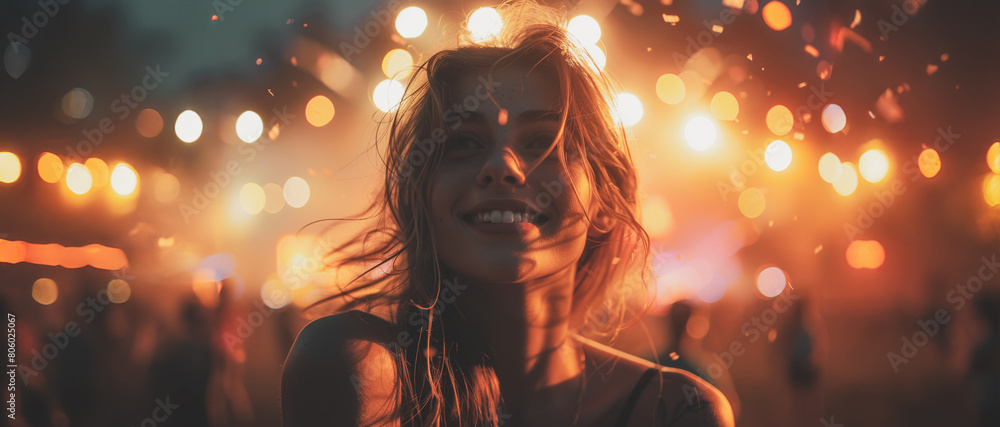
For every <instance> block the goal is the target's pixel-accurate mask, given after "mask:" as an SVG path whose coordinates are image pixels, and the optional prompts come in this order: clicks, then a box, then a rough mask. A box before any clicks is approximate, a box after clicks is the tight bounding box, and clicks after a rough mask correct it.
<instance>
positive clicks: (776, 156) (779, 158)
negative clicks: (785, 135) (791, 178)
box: [764, 139, 792, 172]
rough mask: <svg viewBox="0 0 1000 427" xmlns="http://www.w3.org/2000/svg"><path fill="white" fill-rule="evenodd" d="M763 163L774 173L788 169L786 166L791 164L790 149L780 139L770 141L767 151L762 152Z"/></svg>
mask: <svg viewBox="0 0 1000 427" xmlns="http://www.w3.org/2000/svg"><path fill="white" fill-rule="evenodd" d="M764 163H767V167H769V168H771V169H772V170H774V171H775V172H781V171H783V170H785V169H788V166H789V165H791V164H792V147H789V146H788V143H787V142H785V141H782V140H780V139H776V140H774V141H771V143H770V144H768V146H767V149H766V150H764Z"/></svg>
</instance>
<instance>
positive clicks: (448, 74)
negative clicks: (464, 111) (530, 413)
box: [310, 1, 651, 426]
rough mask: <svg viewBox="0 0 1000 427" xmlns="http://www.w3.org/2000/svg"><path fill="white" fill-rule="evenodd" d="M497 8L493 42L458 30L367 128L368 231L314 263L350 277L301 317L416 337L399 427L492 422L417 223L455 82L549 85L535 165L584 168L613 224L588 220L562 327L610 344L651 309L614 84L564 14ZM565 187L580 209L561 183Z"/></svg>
mask: <svg viewBox="0 0 1000 427" xmlns="http://www.w3.org/2000/svg"><path fill="white" fill-rule="evenodd" d="M497 9H498V11H499V12H500V13H501V16H502V17H503V22H504V27H503V30H502V32H501V33H500V34H499V35H496V36H495V37H491V38H489V39H487V40H478V39H474V38H473V37H471V33H469V32H468V31H466V30H463V31H462V33H461V34H460V36H459V45H458V46H457V47H455V48H453V49H446V50H442V51H439V52H437V53H436V54H434V55H432V56H430V57H429V58H428V59H427V60H426V61H425V62H423V63H422V64H421V65H419V66H416V67H414V70H413V72H412V74H411V76H410V80H409V82H408V84H407V86H406V95H405V96H404V98H403V101H402V102H401V103H400V104H399V107H398V108H397V109H396V110H395V111H394V112H393V113H390V115H389V116H388V119H387V120H386V121H383V122H381V124H380V127H379V132H378V134H379V137H378V138H377V140H378V142H376V144H375V147H376V148H377V147H378V145H379V142H381V141H384V142H385V143H386V144H387V145H386V146H385V148H384V151H382V150H380V151H379V152H380V154H383V159H382V161H383V163H384V166H385V181H384V185H383V186H382V187H381V188H380V191H379V193H377V194H378V196H376V197H374V198H373V200H372V202H371V204H370V205H369V206H368V207H367V208H366V209H365V210H364V211H363V212H361V213H360V214H359V216H358V219H365V220H371V221H372V223H371V226H370V227H368V228H365V229H362V230H361V231H360V232H359V233H358V234H357V235H356V236H354V237H353V238H350V239H347V240H346V241H345V242H343V243H342V244H340V245H338V246H335V247H333V248H332V249H331V250H330V251H329V253H328V255H327V258H326V260H325V262H326V265H327V266H328V268H331V269H337V271H338V272H342V271H350V272H354V278H353V279H352V280H350V282H348V283H346V284H340V285H339V286H340V289H339V290H338V291H337V292H336V293H335V294H333V295H331V296H329V297H327V298H324V299H323V300H320V301H318V302H317V303H315V304H313V305H312V306H310V308H312V307H315V306H317V305H318V304H321V303H325V302H332V301H337V302H338V304H337V305H338V308H337V309H336V311H347V310H354V309H358V310H362V311H367V312H377V313H380V314H382V315H383V317H387V318H388V320H389V321H390V322H391V323H392V324H393V325H394V326H395V327H396V328H397V329H398V331H399V332H400V333H402V332H407V333H408V335H407V336H410V337H414V339H412V340H410V341H409V342H399V343H396V344H397V345H396V346H395V349H396V351H395V352H394V355H395V356H397V357H396V360H397V366H396V372H397V374H398V375H399V379H400V380H399V382H398V383H397V390H396V391H397V392H398V396H399V399H400V400H399V402H400V404H399V405H398V408H397V410H396V411H395V412H394V413H393V414H392V417H394V418H395V419H398V420H400V421H401V423H402V424H403V425H419V426H440V425H474V426H483V425H489V426H496V425H499V424H500V423H501V421H500V415H501V411H502V408H501V405H502V398H501V396H500V391H499V390H500V388H499V382H498V380H497V377H496V373H495V371H494V369H493V366H492V365H491V362H490V357H489V350H488V349H487V348H486V347H485V345H484V344H483V343H481V342H478V339H477V338H476V334H475V333H474V332H475V331H468V330H466V329H465V326H464V325H465V324H466V323H465V322H463V321H462V320H461V317H462V316H461V312H460V311H459V310H458V309H450V308H449V309H447V310H446V309H445V308H446V307H445V303H444V302H442V301H441V298H440V296H441V294H442V290H443V289H444V286H446V283H444V282H446V281H447V280H448V278H445V277H442V276H443V273H442V270H443V268H444V266H443V265H442V264H441V263H440V262H439V259H438V252H437V247H438V245H441V244H446V243H447V242H435V241H434V238H433V233H432V232H431V224H432V221H431V218H430V217H429V215H430V206H429V200H430V194H431V187H430V182H431V178H432V176H433V174H434V171H435V169H436V168H437V167H438V165H439V164H440V162H441V159H442V153H443V151H444V150H441V149H437V145H439V144H437V143H436V142H435V141H437V142H440V141H439V139H440V137H441V131H442V130H444V129H447V128H446V127H445V125H446V123H445V117H444V115H445V113H444V112H445V110H446V109H447V108H448V104H447V102H448V101H450V100H452V99H455V98H454V97H455V95H456V93H455V88H454V86H453V84H452V82H454V81H455V80H456V77H457V76H460V75H466V74H469V73H477V72H483V71H486V72H487V73H488V72H489V71H491V70H493V68H494V67H499V66H507V65H512V64H520V65H526V66H528V68H529V69H530V70H531V71H530V72H541V73H547V74H548V75H549V76H551V77H552V78H554V79H555V81H557V82H558V85H559V96H560V116H559V132H558V134H557V135H556V137H555V143H554V144H552V145H551V147H550V149H549V151H548V152H546V154H545V155H543V156H541V158H540V159H539V160H538V161H539V162H540V161H541V160H544V158H545V157H547V156H549V155H556V156H558V159H559V162H560V164H561V166H562V168H563V171H564V172H568V170H569V168H568V165H567V160H569V161H581V162H586V164H587V166H588V167H586V168H585V169H586V170H587V174H588V176H589V177H590V182H591V183H592V185H593V188H592V192H593V194H594V195H595V198H596V199H597V202H598V203H599V209H600V211H601V212H603V213H604V214H606V215H607V216H608V217H609V218H610V219H611V222H608V223H605V222H593V221H592V219H593V218H588V219H587V220H588V221H591V223H590V224H591V227H592V228H593V229H594V230H595V231H596V233H595V235H597V236H599V237H597V238H589V239H588V241H587V243H586V245H585V248H584V251H583V254H582V255H581V256H580V259H579V262H578V263H577V272H576V273H577V274H576V276H575V277H576V279H575V280H576V283H575V284H574V288H573V303H572V304H573V305H572V315H571V319H570V327H571V328H572V329H573V330H574V331H575V333H577V334H579V335H584V336H608V335H611V336H612V339H613V336H614V335H616V334H617V331H618V330H619V329H621V328H622V327H623V326H625V324H626V323H632V322H635V321H638V319H639V317H640V316H641V314H642V313H643V312H645V310H646V309H648V307H649V302H648V301H650V298H648V295H647V289H649V288H648V284H649V283H650V279H651V269H650V262H649V256H650V253H649V252H650V244H649V236H648V235H647V234H646V232H645V230H644V229H643V228H642V226H641V225H640V223H639V212H638V206H637V200H636V199H637V178H636V171H635V168H634V165H633V162H632V157H631V154H630V151H629V147H628V144H627V141H626V130H625V129H624V128H623V127H622V125H621V124H620V123H618V122H616V120H615V118H614V117H613V114H612V111H613V108H614V105H613V100H614V97H613V94H614V93H615V91H614V89H615V85H614V83H613V80H612V79H611V78H610V77H609V76H608V75H607V74H606V73H605V72H603V71H599V70H598V68H597V67H596V65H595V64H594V63H593V62H592V61H593V59H592V58H591V57H590V56H589V55H588V54H587V51H586V49H584V48H583V47H582V46H581V45H580V44H579V42H577V41H576V39H575V38H572V37H571V36H570V35H569V34H568V33H567V31H566V30H565V28H564V27H565V22H566V21H565V18H564V13H563V12H562V11H559V10H556V9H553V8H549V7H544V6H539V5H537V4H535V3H534V2H531V1H517V2H513V3H505V4H503V5H501V6H500V7H498V8H497ZM473 40H475V41H473ZM458 95H459V96H461V95H463V94H458ZM487 102H489V101H487ZM386 126H387V127H388V129H386ZM428 147H430V149H429V150H428ZM428 151H429V152H428ZM535 166H537V164H536V165H532V166H531V168H529V170H528V171H527V172H526V174H528V173H530V170H531V169H533V168H534V167H535ZM570 187H571V188H572V194H573V195H574V197H578V195H577V189H576V188H575V187H574V186H573V184H572V182H570ZM578 200H579V199H578ZM588 215H592V213H589V214H588ZM600 224H612V225H611V226H609V227H606V228H607V229H600V228H599V226H600ZM637 302H638V303H637ZM414 319H422V320H420V321H417V322H414ZM446 337H447V340H446ZM458 343H461V344H462V345H461V347H460V348H459V346H458V345H457V344H458ZM384 421H386V420H376V421H375V422H384Z"/></svg>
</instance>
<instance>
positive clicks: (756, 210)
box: [737, 187, 767, 218]
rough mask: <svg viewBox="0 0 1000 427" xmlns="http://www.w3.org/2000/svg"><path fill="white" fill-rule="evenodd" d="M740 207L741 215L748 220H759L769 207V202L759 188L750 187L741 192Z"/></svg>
mask: <svg viewBox="0 0 1000 427" xmlns="http://www.w3.org/2000/svg"><path fill="white" fill-rule="evenodd" d="M737 204H738V205H739V207H740V213H742V214H743V216H745V217H747V218H757V217H759V216H760V215H761V214H762V213H764V208H765V207H766V206H767V200H766V199H765V197H764V192H763V191H761V190H760V189H759V188H757V187H750V188H747V189H745V190H743V191H742V192H740V198H739V201H738V203H737Z"/></svg>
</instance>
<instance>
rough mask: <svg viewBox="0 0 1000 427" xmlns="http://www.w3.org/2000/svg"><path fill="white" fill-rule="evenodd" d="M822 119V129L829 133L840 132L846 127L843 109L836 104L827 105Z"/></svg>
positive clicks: (845, 116)
mask: <svg viewBox="0 0 1000 427" xmlns="http://www.w3.org/2000/svg"><path fill="white" fill-rule="evenodd" d="M822 119H823V129H826V131H827V132H830V133H837V132H840V131H842V130H844V127H845V126H847V115H846V114H844V109H843V108H840V106H839V105H837V104H830V105H827V106H826V108H824V109H823V117H822Z"/></svg>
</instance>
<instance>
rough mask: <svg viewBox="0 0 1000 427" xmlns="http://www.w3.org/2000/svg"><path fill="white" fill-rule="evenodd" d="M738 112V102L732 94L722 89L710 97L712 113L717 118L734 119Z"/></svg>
mask: <svg viewBox="0 0 1000 427" xmlns="http://www.w3.org/2000/svg"><path fill="white" fill-rule="evenodd" d="M739 113H740V103H739V101H737V100H736V97H735V96H733V94H731V93H729V92H726V91H722V92H719V93H716V94H715V96H713V97H712V115H714V116H715V118H717V119H719V120H735V119H736V116H737V115H738V114H739Z"/></svg>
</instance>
